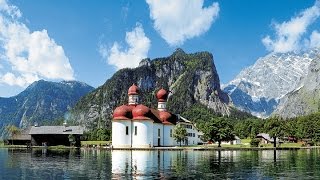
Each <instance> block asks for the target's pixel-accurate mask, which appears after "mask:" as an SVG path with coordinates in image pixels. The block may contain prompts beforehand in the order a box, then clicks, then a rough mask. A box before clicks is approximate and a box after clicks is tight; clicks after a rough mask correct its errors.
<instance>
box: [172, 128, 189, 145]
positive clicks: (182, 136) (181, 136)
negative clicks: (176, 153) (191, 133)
mask: <svg viewBox="0 0 320 180" xmlns="http://www.w3.org/2000/svg"><path fill="white" fill-rule="evenodd" d="M187 135H188V134H187V130H186V128H184V127H183V126H182V125H181V124H179V125H177V126H176V127H174V129H173V138H174V139H175V140H176V141H177V142H179V143H180V146H181V141H184V140H186V139H187Z"/></svg>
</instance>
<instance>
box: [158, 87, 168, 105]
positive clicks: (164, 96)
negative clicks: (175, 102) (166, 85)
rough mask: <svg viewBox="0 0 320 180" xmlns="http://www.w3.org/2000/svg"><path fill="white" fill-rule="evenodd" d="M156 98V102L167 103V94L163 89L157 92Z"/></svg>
mask: <svg viewBox="0 0 320 180" xmlns="http://www.w3.org/2000/svg"><path fill="white" fill-rule="evenodd" d="M156 97H157V99H158V101H160V102H165V101H167V98H168V92H167V91H166V90H164V89H163V88H161V89H160V90H159V91H158V92H157V94H156Z"/></svg>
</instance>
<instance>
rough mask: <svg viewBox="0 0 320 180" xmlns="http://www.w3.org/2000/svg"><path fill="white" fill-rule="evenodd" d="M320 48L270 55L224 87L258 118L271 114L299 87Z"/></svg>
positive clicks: (243, 108)
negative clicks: (282, 100)
mask: <svg viewBox="0 0 320 180" xmlns="http://www.w3.org/2000/svg"><path fill="white" fill-rule="evenodd" d="M318 54H319V50H318V49H313V50H309V51H306V52H304V53H295V52H291V53H284V54H280V53H278V54H269V55H267V56H265V57H262V58H259V59H258V60H257V62H256V63H255V64H254V65H252V66H250V67H248V68H246V69H244V70H243V71H241V72H240V74H239V75H238V76H237V77H236V78H235V79H234V80H232V81H231V82H230V83H229V84H228V85H226V86H225V87H224V91H225V92H227V93H228V94H229V95H230V97H231V99H232V101H233V103H234V105H235V106H236V107H237V108H238V109H240V110H244V111H247V112H250V113H252V114H253V115H256V116H259V117H268V116H269V115H270V114H272V113H273V111H274V110H275V109H276V108H277V106H278V103H279V101H280V99H281V98H282V97H284V96H285V95H286V94H287V93H289V92H291V91H292V90H294V89H296V88H297V86H298V84H299V82H300V79H301V78H302V77H304V76H306V75H307V72H308V67H309V65H310V63H311V61H312V59H314V58H315V57H316V56H317V55H318Z"/></svg>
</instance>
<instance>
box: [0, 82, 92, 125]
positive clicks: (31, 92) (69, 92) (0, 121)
mask: <svg viewBox="0 0 320 180" xmlns="http://www.w3.org/2000/svg"><path fill="white" fill-rule="evenodd" d="M93 89H94V88H93V87H91V86H89V85H87V84H85V83H81V82H77V81H62V82H49V81H44V80H40V81H36V82H34V83H32V84H31V85H29V86H28V87H27V88H26V89H25V90H24V91H23V92H21V93H19V94H18V95H16V96H13V97H9V98H0V128H1V127H2V128H3V127H4V126H5V125H6V124H9V123H10V124H15V125H17V126H19V127H26V126H27V125H30V124H33V123H34V122H42V121H45V120H55V119H57V118H61V117H64V116H65V113H66V112H67V111H68V110H69V109H71V107H73V106H74V105H75V103H76V102H77V101H78V100H79V99H80V98H81V97H82V96H83V95H85V94H87V93H89V92H90V91H92V90H93ZM0 130H1V129H0Z"/></svg>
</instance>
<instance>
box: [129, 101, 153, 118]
mask: <svg viewBox="0 0 320 180" xmlns="http://www.w3.org/2000/svg"><path fill="white" fill-rule="evenodd" d="M149 112H150V109H149V108H148V107H147V106H145V105H142V104H139V105H137V106H136V107H135V108H133V109H132V116H133V119H136V120H146V119H150V118H149V117H148V116H149Z"/></svg>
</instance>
